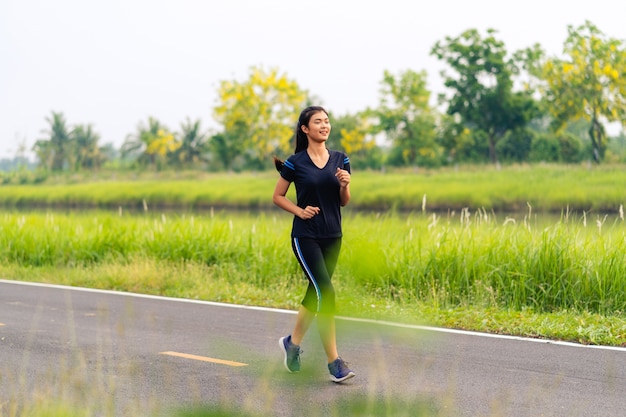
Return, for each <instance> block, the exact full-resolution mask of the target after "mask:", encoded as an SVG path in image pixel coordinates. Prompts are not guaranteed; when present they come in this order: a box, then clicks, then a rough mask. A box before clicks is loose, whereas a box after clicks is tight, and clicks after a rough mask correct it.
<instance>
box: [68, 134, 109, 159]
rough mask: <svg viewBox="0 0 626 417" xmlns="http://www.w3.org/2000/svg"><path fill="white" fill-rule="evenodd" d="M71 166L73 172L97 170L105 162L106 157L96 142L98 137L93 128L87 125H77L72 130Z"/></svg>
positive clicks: (98, 139)
mask: <svg viewBox="0 0 626 417" xmlns="http://www.w3.org/2000/svg"><path fill="white" fill-rule="evenodd" d="M71 137H72V153H71V154H72V156H71V158H70V159H71V160H72V164H73V166H74V169H75V170H79V169H84V168H86V169H95V168H99V167H100V166H101V165H102V163H103V162H104V161H105V160H106V157H105V155H104V153H103V152H102V150H101V149H100V147H99V146H98V142H99V141H100V135H99V134H97V133H96V132H95V131H94V130H93V127H92V126H91V125H90V124H88V125H77V126H75V127H74V129H72V132H71Z"/></svg>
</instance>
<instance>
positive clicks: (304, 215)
mask: <svg viewBox="0 0 626 417" xmlns="http://www.w3.org/2000/svg"><path fill="white" fill-rule="evenodd" d="M319 212H320V208H319V207H313V206H306V207H305V208H303V209H302V210H301V211H300V214H298V217H300V218H301V219H302V220H308V219H310V218H312V217H313V216H315V215H316V214H319Z"/></svg>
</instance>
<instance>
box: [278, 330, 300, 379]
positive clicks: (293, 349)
mask: <svg viewBox="0 0 626 417" xmlns="http://www.w3.org/2000/svg"><path fill="white" fill-rule="evenodd" d="M278 344H279V345H280V348H281V349H282V351H283V353H284V354H285V361H284V364H285V368H287V370H288V371H289V372H291V373H294V372H300V354H301V353H302V349H300V346H298V345H294V344H293V343H291V335H289V336H286V337H281V338H280V339H279V340H278Z"/></svg>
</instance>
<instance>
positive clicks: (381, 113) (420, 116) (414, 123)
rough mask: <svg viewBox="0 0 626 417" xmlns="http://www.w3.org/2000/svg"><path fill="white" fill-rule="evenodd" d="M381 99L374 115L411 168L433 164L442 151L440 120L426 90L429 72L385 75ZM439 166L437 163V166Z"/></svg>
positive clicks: (380, 127) (380, 128)
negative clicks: (439, 143)
mask: <svg viewBox="0 0 626 417" xmlns="http://www.w3.org/2000/svg"><path fill="white" fill-rule="evenodd" d="M380 93H381V98H380V105H379V107H378V109H376V110H375V111H374V114H375V115H376V117H377V118H378V128H379V130H380V131H383V132H385V133H386V135H387V138H388V139H390V140H391V142H392V144H393V147H395V148H398V149H399V151H400V152H401V154H402V159H403V162H404V163H405V164H407V165H413V164H416V163H422V164H433V162H434V161H439V159H440V154H441V151H440V149H439V145H438V144H437V142H436V123H435V122H436V117H435V112H434V110H433V109H431V107H430V104H429V101H430V92H429V91H428V89H427V88H426V72H425V71H421V72H415V71H411V70H407V71H404V72H402V73H400V74H398V75H397V76H396V75H393V74H391V73H390V72H389V71H385V72H384V76H383V80H382V82H381V90H380ZM435 163H436V162H435Z"/></svg>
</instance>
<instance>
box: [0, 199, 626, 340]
mask: <svg viewBox="0 0 626 417" xmlns="http://www.w3.org/2000/svg"><path fill="white" fill-rule="evenodd" d="M0 216H2V217H0V228H1V231H2V233H1V234H0V275H1V276H2V277H5V278H9V279H17V280H28V281H37V282H47V283H55V284H64V285H73V286H83V287H89V288H100V289H111V290H119V291H130V292H137V293H145V294H154V295H164V296H170V297H180V298H189V299H200V300H211V301H220V302H227V303H235V304H247V305H259V306H268V307H277V308H287V309H297V307H298V305H299V302H300V299H301V297H302V294H303V291H304V287H305V285H306V283H305V281H304V278H303V276H302V274H301V272H300V270H299V268H298V265H297V263H296V262H295V259H294V257H293V255H292V254H291V249H290V246H289V230H290V222H291V219H290V218H289V216H282V215H280V214H271V213H270V214H259V215H251V214H233V213H226V212H223V213H213V214H212V215H206V216H189V215H165V214H154V215H153V214H150V213H147V214H140V215H129V214H121V215H120V214H119V213H106V212H98V213H83V214H79V213H69V214H62V213H54V212H52V213H47V214H37V213H31V214H18V213H5V214H2V215H0ZM344 224H345V237H344V241H343V248H342V254H341V258H340V261H339V265H338V267H337V271H336V273H335V277H334V281H335V283H336V286H337V294H338V300H339V308H340V311H339V312H338V314H340V315H345V316H351V317H363V318H372V319H379V320H391V321H401V322H404V323H413V324H426V325H432V326H443V327H450V328H458V329H467V330H476V331H484V332H494V333H503V334H512V335H520V336H531V337H544V338H553V339H560V340H567V341H575V342H579V343H588V344H602V345H614V346H615V345H618V346H619V345H625V344H626V317H625V314H624V311H626V247H625V246H626V239H625V230H626V228H625V227H624V224H623V219H621V218H619V217H617V218H614V219H609V218H604V217H603V218H596V219H591V218H590V219H583V218H573V217H561V218H559V219H558V220H554V221H552V222H545V221H544V222H542V221H541V220H540V219H539V218H538V217H535V216H533V215H525V216H523V217H522V218H520V219H513V218H505V219H498V218H496V216H494V215H492V214H488V213H486V212H482V211H481V212H477V213H474V214H471V213H469V212H468V211H464V212H460V213H456V214H454V213H453V214H449V215H448V216H445V217H442V216H438V215H436V214H433V215H428V216H427V215H421V214H417V215H396V214H381V215H376V214H356V213H352V214H349V215H346V216H345V219H344Z"/></svg>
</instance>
